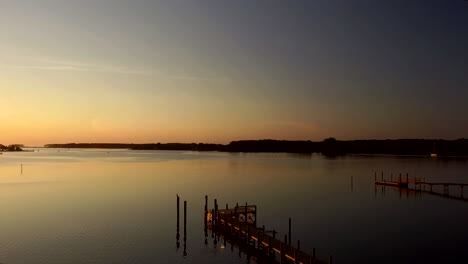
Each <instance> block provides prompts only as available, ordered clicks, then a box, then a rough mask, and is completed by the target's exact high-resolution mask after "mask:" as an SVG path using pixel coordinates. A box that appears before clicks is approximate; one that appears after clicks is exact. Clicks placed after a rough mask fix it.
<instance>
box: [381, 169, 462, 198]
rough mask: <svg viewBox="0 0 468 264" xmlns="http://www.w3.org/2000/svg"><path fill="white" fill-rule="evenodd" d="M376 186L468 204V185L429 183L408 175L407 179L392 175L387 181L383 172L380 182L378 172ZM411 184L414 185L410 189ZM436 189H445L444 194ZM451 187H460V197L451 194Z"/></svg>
mask: <svg viewBox="0 0 468 264" xmlns="http://www.w3.org/2000/svg"><path fill="white" fill-rule="evenodd" d="M374 184H375V185H376V186H377V185H381V186H382V187H384V186H392V187H397V188H402V189H407V190H408V191H414V192H419V193H428V194H431V195H437V196H441V197H444V198H449V199H455V200H460V201H465V202H468V198H465V197H464V194H463V191H464V187H465V186H468V183H453V182H427V181H426V179H425V178H421V177H419V178H409V176H408V173H407V174H406V177H403V178H402V176H401V173H400V174H399V177H395V178H393V175H392V174H391V176H390V180H388V179H385V178H384V175H383V172H382V175H381V178H380V180H378V179H377V172H376V173H375V174H374ZM410 184H411V185H412V186H411V187H410ZM434 187H443V193H440V192H436V191H434ZM450 187H458V188H459V190H460V195H458V196H457V195H453V194H451V193H450Z"/></svg>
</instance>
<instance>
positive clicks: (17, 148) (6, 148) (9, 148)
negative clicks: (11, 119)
mask: <svg viewBox="0 0 468 264" xmlns="http://www.w3.org/2000/svg"><path fill="white" fill-rule="evenodd" d="M22 147H23V145H21V144H14V145H9V146H5V145H2V144H0V151H23V149H22Z"/></svg>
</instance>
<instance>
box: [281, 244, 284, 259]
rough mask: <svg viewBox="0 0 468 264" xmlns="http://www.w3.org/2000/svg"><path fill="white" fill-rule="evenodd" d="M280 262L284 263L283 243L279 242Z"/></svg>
mask: <svg viewBox="0 0 468 264" xmlns="http://www.w3.org/2000/svg"><path fill="white" fill-rule="evenodd" d="M280 254H281V255H280V263H281V264H283V263H284V245H283V243H281V244H280Z"/></svg>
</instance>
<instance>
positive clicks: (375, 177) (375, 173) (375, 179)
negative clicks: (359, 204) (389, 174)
mask: <svg viewBox="0 0 468 264" xmlns="http://www.w3.org/2000/svg"><path fill="white" fill-rule="evenodd" d="M376 181H377V172H376V171H375V172H374V182H376Z"/></svg>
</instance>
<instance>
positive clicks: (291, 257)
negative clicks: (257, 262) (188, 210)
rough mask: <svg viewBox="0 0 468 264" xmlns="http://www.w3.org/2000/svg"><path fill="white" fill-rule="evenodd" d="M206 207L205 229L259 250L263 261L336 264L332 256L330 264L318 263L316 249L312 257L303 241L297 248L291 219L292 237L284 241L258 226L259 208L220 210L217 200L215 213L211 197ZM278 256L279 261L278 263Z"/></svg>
mask: <svg viewBox="0 0 468 264" xmlns="http://www.w3.org/2000/svg"><path fill="white" fill-rule="evenodd" d="M205 198H206V204H205V216H206V217H205V228H209V229H211V230H213V232H215V233H216V234H217V235H220V236H222V237H224V240H225V241H226V239H228V240H231V243H232V242H233V241H234V242H236V243H237V244H243V245H244V246H248V247H250V248H251V249H253V250H255V251H256V254H257V255H262V256H263V257H262V258H263V259H270V260H271V263H278V262H279V263H295V264H311V263H314V264H315V263H317V264H326V263H329V264H331V263H332V257H331V256H330V257H329V259H328V262H327V261H322V260H318V259H317V257H316V255H315V249H313V253H312V254H311V255H310V254H308V253H306V252H304V251H302V250H301V248H300V241H298V242H297V247H294V246H293V245H291V219H289V236H288V235H285V236H284V240H280V239H278V238H277V237H276V235H277V232H276V231H275V230H272V231H267V230H265V226H262V227H261V228H258V227H257V220H256V218H257V206H255V205H247V204H246V205H245V206H238V205H236V207H234V208H228V206H227V205H226V208H227V209H218V204H217V202H216V199H215V206H214V209H212V210H207V197H205ZM275 254H278V257H279V260H278V262H277V261H276V258H275Z"/></svg>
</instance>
